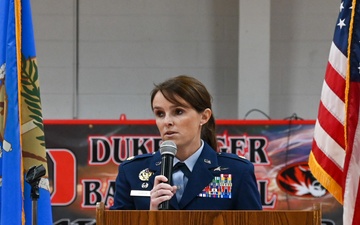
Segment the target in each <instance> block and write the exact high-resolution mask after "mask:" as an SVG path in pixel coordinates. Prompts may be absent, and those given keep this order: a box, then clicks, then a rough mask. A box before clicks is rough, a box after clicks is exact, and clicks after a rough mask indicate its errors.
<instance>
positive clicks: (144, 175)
mask: <svg viewBox="0 0 360 225" xmlns="http://www.w3.org/2000/svg"><path fill="white" fill-rule="evenodd" d="M151 175H153V172H151V171H149V168H146V169H143V170H141V171H140V173H139V179H140V180H141V181H149V178H150V177H151Z"/></svg>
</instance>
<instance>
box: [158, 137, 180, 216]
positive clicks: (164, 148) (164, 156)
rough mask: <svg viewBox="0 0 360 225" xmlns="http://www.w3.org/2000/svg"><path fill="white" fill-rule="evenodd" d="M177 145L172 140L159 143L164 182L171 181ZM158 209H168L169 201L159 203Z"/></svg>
mask: <svg viewBox="0 0 360 225" xmlns="http://www.w3.org/2000/svg"><path fill="white" fill-rule="evenodd" d="M176 152H177V147H176V144H175V143H174V142H173V141H164V142H162V143H161V145H160V154H161V175H164V176H165V177H166V178H167V179H168V181H167V182H166V183H168V184H171V183H172V170H173V162H174V156H175V155H176ZM159 209H160V210H166V209H169V201H165V202H162V203H161V204H160V205H159Z"/></svg>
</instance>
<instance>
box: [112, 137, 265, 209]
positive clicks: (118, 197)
mask: <svg viewBox="0 0 360 225" xmlns="http://www.w3.org/2000/svg"><path fill="white" fill-rule="evenodd" d="M160 164H161V155H160V152H159V151H157V152H156V153H154V154H143V155H139V156H136V157H134V158H132V159H128V160H126V161H124V162H123V163H121V164H120V166H119V171H118V175H117V178H116V184H115V196H114V205H113V206H112V207H110V209H118V210H132V209H137V210H148V209H149V206H150V195H149V191H150V190H151V189H152V188H153V184H154V178H155V176H157V175H160V174H161V171H160V170H161V166H160ZM221 174H223V175H225V176H227V177H229V176H228V175H229V174H231V181H230V182H231V190H230V193H227V195H225V196H226V197H225V198H221V196H218V195H212V196H209V195H206V194H205V192H206V190H209V187H210V188H211V186H214V185H210V183H211V182H212V181H214V180H219V179H220V177H221ZM228 182H229V180H228ZM228 190H229V189H228ZM224 192H225V191H224ZM141 193H147V196H146V194H141ZM229 195H231V198H228V197H229ZM170 208H171V209H182V210H237V209H238V210H260V209H262V205H261V200H260V194H259V191H258V188H257V183H256V178H255V174H254V166H253V164H252V163H251V162H249V161H248V160H247V159H244V158H241V157H239V156H237V155H235V154H229V153H217V152H215V151H214V150H213V149H212V148H211V147H210V146H209V145H208V144H207V143H206V142H205V143H204V148H203V150H202V153H201V155H200V156H199V158H198V160H197V161H196V163H195V165H194V168H193V171H192V173H191V176H190V177H189V178H188V183H187V186H186V188H185V190H184V194H183V196H182V198H181V200H180V202H178V201H177V199H176V196H175V195H174V196H173V197H172V198H171V199H170Z"/></svg>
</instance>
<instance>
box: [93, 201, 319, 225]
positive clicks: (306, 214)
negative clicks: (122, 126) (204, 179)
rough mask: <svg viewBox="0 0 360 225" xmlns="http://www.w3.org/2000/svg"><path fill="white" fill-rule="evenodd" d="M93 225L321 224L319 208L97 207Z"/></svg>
mask: <svg viewBox="0 0 360 225" xmlns="http://www.w3.org/2000/svg"><path fill="white" fill-rule="evenodd" d="M96 225H321V207H320V205H314V207H313V209H312V210H276V211H256V210H249V211H242V210H231V211H217V210H201V211H200V210H163V211H149V210H105V206H104V203H103V202H98V203H97V205H96Z"/></svg>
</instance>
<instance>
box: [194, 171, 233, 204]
mask: <svg viewBox="0 0 360 225" xmlns="http://www.w3.org/2000/svg"><path fill="white" fill-rule="evenodd" d="M231 180H232V177H231V174H220V177H218V176H216V177H214V179H213V180H212V181H211V183H210V184H209V185H208V186H206V187H205V188H204V189H203V190H202V192H201V193H199V194H198V197H202V198H231V188H232V181H231Z"/></svg>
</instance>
